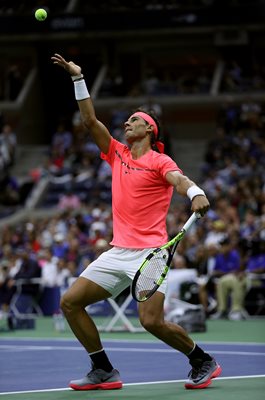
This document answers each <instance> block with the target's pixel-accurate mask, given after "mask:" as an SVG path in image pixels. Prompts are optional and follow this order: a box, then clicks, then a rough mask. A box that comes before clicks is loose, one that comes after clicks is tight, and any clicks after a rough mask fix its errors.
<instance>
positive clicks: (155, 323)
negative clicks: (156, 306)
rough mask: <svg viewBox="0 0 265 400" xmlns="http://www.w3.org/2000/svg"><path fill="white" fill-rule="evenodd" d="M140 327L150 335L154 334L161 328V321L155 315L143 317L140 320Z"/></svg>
mask: <svg viewBox="0 0 265 400" xmlns="http://www.w3.org/2000/svg"><path fill="white" fill-rule="evenodd" d="M140 322H141V325H142V326H143V327H144V329H145V330H147V331H148V332H150V333H155V332H156V331H158V330H159V329H160V327H161V321H160V319H159V318H157V316H155V315H144V316H141V318H140Z"/></svg>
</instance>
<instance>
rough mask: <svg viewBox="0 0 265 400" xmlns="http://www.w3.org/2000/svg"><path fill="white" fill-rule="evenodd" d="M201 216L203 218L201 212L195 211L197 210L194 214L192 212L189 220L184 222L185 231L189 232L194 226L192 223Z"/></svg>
mask: <svg viewBox="0 0 265 400" xmlns="http://www.w3.org/2000/svg"><path fill="white" fill-rule="evenodd" d="M199 218H201V214H199V213H195V212H194V213H193V214H191V216H190V217H189V219H188V221H187V222H186V223H185V224H184V226H183V228H182V229H183V231H185V232H187V231H188V230H189V229H190V227H191V226H192V224H193V223H194V222H195V221H197V219H199Z"/></svg>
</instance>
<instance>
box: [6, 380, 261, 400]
mask: <svg viewBox="0 0 265 400" xmlns="http://www.w3.org/2000/svg"><path fill="white" fill-rule="evenodd" d="M264 391H265V379H264V378H244V379H242V378H241V379H225V378H224V379H216V380H215V381H214V383H213V384H212V386H210V387H208V388H207V389H202V390H186V389H184V387H183V383H180V382H170V383H152V384H142V385H127V386H126V385H125V386H124V388H123V389H121V390H113V391H107V390H106V391H102V390H101V391H93V392H92V391H89V392H88V391H86V392H76V391H72V390H62V391H49V392H37V391H35V392H33V393H32V392H31V393H30V392H29V393H16V394H15V393H14V394H4V395H1V396H0V399H1V400H72V399H75V400H96V399H106V400H177V399H180V400H195V399H196V400H224V399H225V400H261V399H262V398H263V395H264Z"/></svg>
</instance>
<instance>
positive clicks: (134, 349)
mask: <svg viewBox="0 0 265 400" xmlns="http://www.w3.org/2000/svg"><path fill="white" fill-rule="evenodd" d="M104 348H105V350H108V351H113V352H115V351H117V352H146V353H163V354H164V353H174V354H175V353H180V351H178V350H175V349H172V348H169V349H156V348H150V349H149V348H148V349H143V348H141V347H129V348H128V347H109V346H104ZM1 350H3V351H9V350H10V351H29V350H30V351H53V350H54V351H58V350H61V351H83V348H82V347H77V346H74V347H70V346H55V345H49V346H48V345H47V346H45V345H39V346H37V345H26V346H23V347H22V346H21V345H18V344H7V345H4V344H1V343H0V351H1ZM207 351H209V352H210V353H212V354H227V355H239V356H260V357H264V356H265V353H263V352H253V351H237V350H214V349H209V350H207Z"/></svg>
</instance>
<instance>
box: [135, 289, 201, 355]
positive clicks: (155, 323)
mask: <svg viewBox="0 0 265 400" xmlns="http://www.w3.org/2000/svg"><path fill="white" fill-rule="evenodd" d="M139 319H140V322H141V324H142V325H143V327H144V328H145V329H146V330H147V331H148V332H150V333H152V334H153V335H154V336H156V337H157V338H159V339H160V340H162V341H163V342H165V343H167V344H168V345H169V346H171V347H173V348H174V349H176V350H179V351H181V352H182V353H184V354H188V353H190V352H191V351H192V349H193V347H194V342H193V340H192V339H191V338H190V337H189V336H188V335H187V333H186V331H185V330H184V329H183V328H182V327H181V326H179V325H176V324H173V323H171V322H168V321H165V320H164V294H163V293H161V292H158V291H157V292H156V293H155V294H154V295H153V296H152V297H151V298H150V299H148V300H147V301H145V302H143V303H140V304H139Z"/></svg>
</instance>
